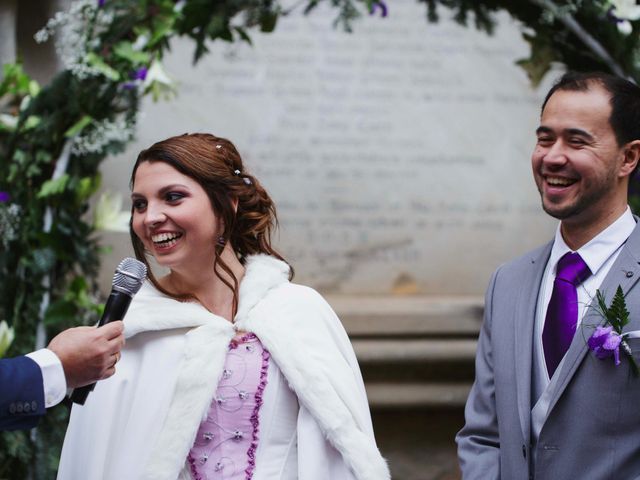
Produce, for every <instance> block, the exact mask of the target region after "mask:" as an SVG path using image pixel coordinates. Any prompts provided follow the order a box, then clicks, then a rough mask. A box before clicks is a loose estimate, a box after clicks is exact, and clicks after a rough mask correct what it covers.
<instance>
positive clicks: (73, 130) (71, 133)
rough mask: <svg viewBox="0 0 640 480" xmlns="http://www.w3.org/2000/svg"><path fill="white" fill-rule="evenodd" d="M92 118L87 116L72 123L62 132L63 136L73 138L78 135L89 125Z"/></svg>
mask: <svg viewBox="0 0 640 480" xmlns="http://www.w3.org/2000/svg"><path fill="white" fill-rule="evenodd" d="M92 120H93V118H91V117H90V116H89V115H84V116H83V117H82V118H81V119H80V120H78V121H77V122H76V123H74V124H73V125H72V126H71V127H69V129H68V130H67V131H66V132H64V136H65V137H67V138H71V137H75V136H76V135H77V134H78V133H80V132H81V131H82V130H84V128H85V127H86V126H87V125H89V124H90V123H91V121H92Z"/></svg>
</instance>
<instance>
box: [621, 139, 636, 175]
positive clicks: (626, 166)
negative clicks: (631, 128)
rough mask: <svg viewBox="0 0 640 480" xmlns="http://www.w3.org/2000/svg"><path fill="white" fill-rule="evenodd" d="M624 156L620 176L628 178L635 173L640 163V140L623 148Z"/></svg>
mask: <svg viewBox="0 0 640 480" xmlns="http://www.w3.org/2000/svg"><path fill="white" fill-rule="evenodd" d="M622 155H623V158H622V165H620V170H619V171H618V176H619V177H627V176H630V175H631V174H632V173H633V172H634V171H635V169H636V167H637V166H638V162H639V161H640V140H633V141H631V142H629V143H627V144H626V145H625V146H624V148H623V151H622Z"/></svg>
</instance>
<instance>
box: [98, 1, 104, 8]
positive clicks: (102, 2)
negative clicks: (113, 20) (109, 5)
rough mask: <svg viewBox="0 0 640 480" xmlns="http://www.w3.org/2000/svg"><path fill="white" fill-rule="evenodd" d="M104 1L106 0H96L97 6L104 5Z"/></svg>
mask: <svg viewBox="0 0 640 480" xmlns="http://www.w3.org/2000/svg"><path fill="white" fill-rule="evenodd" d="M105 2H106V0H98V8H102V7H104V3H105Z"/></svg>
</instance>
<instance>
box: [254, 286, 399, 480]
mask: <svg viewBox="0 0 640 480" xmlns="http://www.w3.org/2000/svg"><path fill="white" fill-rule="evenodd" d="M294 288H295V290H292V289H294ZM274 296H279V297H281V298H280V300H279V301H277V302H276V303H277V304H280V308H274V309H273V310H271V309H269V310H268V311H277V312H278V314H279V318H277V319H274V318H268V316H265V315H263V314H261V313H262V312H261V311H258V310H256V311H255V316H253V315H249V317H248V318H247V319H246V322H247V323H246V327H247V329H248V330H250V331H253V332H254V333H255V334H256V335H257V336H258V337H259V338H260V340H261V341H262V343H263V345H264V346H265V348H267V349H268V350H269V352H270V354H271V356H272V358H273V359H274V360H275V362H276V363H277V364H278V367H279V368H280V370H281V371H282V373H283V374H284V376H285V378H286V379H287V382H288V383H289V386H290V387H291V388H292V389H293V391H294V392H295V393H296V396H297V397H298V400H299V402H300V404H301V405H304V407H305V408H307V410H309V412H310V413H311V415H312V416H313V417H314V419H315V420H316V422H317V424H318V426H319V427H320V429H321V430H322V432H323V434H324V435H325V437H326V438H327V440H328V441H329V442H330V443H331V444H332V445H333V447H334V448H335V449H336V450H337V451H338V452H340V454H341V455H342V458H343V459H344V461H345V462H346V464H347V465H348V466H349V467H350V468H351V470H352V471H353V473H354V475H355V477H356V478H357V479H358V480H388V479H390V478H391V475H390V472H389V467H388V466H387V463H386V461H385V460H384V458H383V457H382V455H381V454H380V452H379V451H378V448H377V446H376V444H375V440H374V438H373V437H372V436H371V435H369V434H368V433H366V432H367V430H368V429H367V427H366V426H365V425H364V423H365V422H367V421H368V417H367V418H363V414H365V415H368V405H367V403H366V397H365V398H363V399H362V403H360V404H359V403H358V401H357V400H358V399H356V398H354V395H353V394H354V393H356V392H357V391H358V384H357V383H356V380H355V376H353V375H352V369H351V366H350V365H349V363H348V360H347V359H346V358H343V357H341V354H340V351H339V349H340V347H344V348H349V349H351V346H350V344H349V340H348V338H347V336H346V333H345V332H344V330H342V327H341V326H340V332H341V333H342V337H343V338H342V339H340V338H333V337H332V332H331V324H337V325H340V323H339V320H338V319H337V317H336V316H335V314H334V312H333V310H331V308H330V307H329V305H328V304H327V303H326V302H325V301H324V299H322V297H320V295H318V294H317V293H316V292H315V291H314V290H312V289H310V288H306V287H301V286H291V287H290V288H287V289H286V290H284V289H283V290H279V291H278V293H276V294H275V295H274ZM270 300H272V299H270ZM265 303H268V301H267V302H265ZM283 303H284V304H286V305H288V306H289V307H291V308H290V309H289V308H287V307H284V308H283V307H282V304H283ZM267 308H268V307H267ZM303 312H306V314H305V315H304V318H302V316H301V314H302V313H303ZM265 317H267V318H265ZM303 329H304V330H306V336H305V337H304V338H305V340H301V337H299V336H298V335H297V334H299V333H300V332H302V331H303ZM306 339H308V341H307V340H306ZM341 341H342V343H343V344H342V345H340V342H341ZM312 345H313V347H312ZM335 345H337V349H338V351H336V350H335V347H332V346H335ZM325 349H326V351H325ZM332 355H333V356H334V358H327V357H330V356H332ZM336 357H340V358H336ZM323 361H325V362H326V363H330V365H331V367H335V369H332V368H331V367H330V368H329V369H327V366H326V365H323V364H322V362H323ZM355 368H357V367H355ZM341 374H342V375H343V376H341V377H340V378H339V379H334V378H332V376H333V377H337V376H340V375H341ZM334 380H335V381H334ZM363 395H364V393H363ZM363 409H366V410H365V412H363V411H362V410H363Z"/></svg>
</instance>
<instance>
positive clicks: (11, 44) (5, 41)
mask: <svg viewBox="0 0 640 480" xmlns="http://www.w3.org/2000/svg"><path fill="white" fill-rule="evenodd" d="M17 18H18V2H17V0H0V63H1V64H5V63H11V62H14V61H15V59H16V24H17ZM0 78H2V72H1V71H0Z"/></svg>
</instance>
